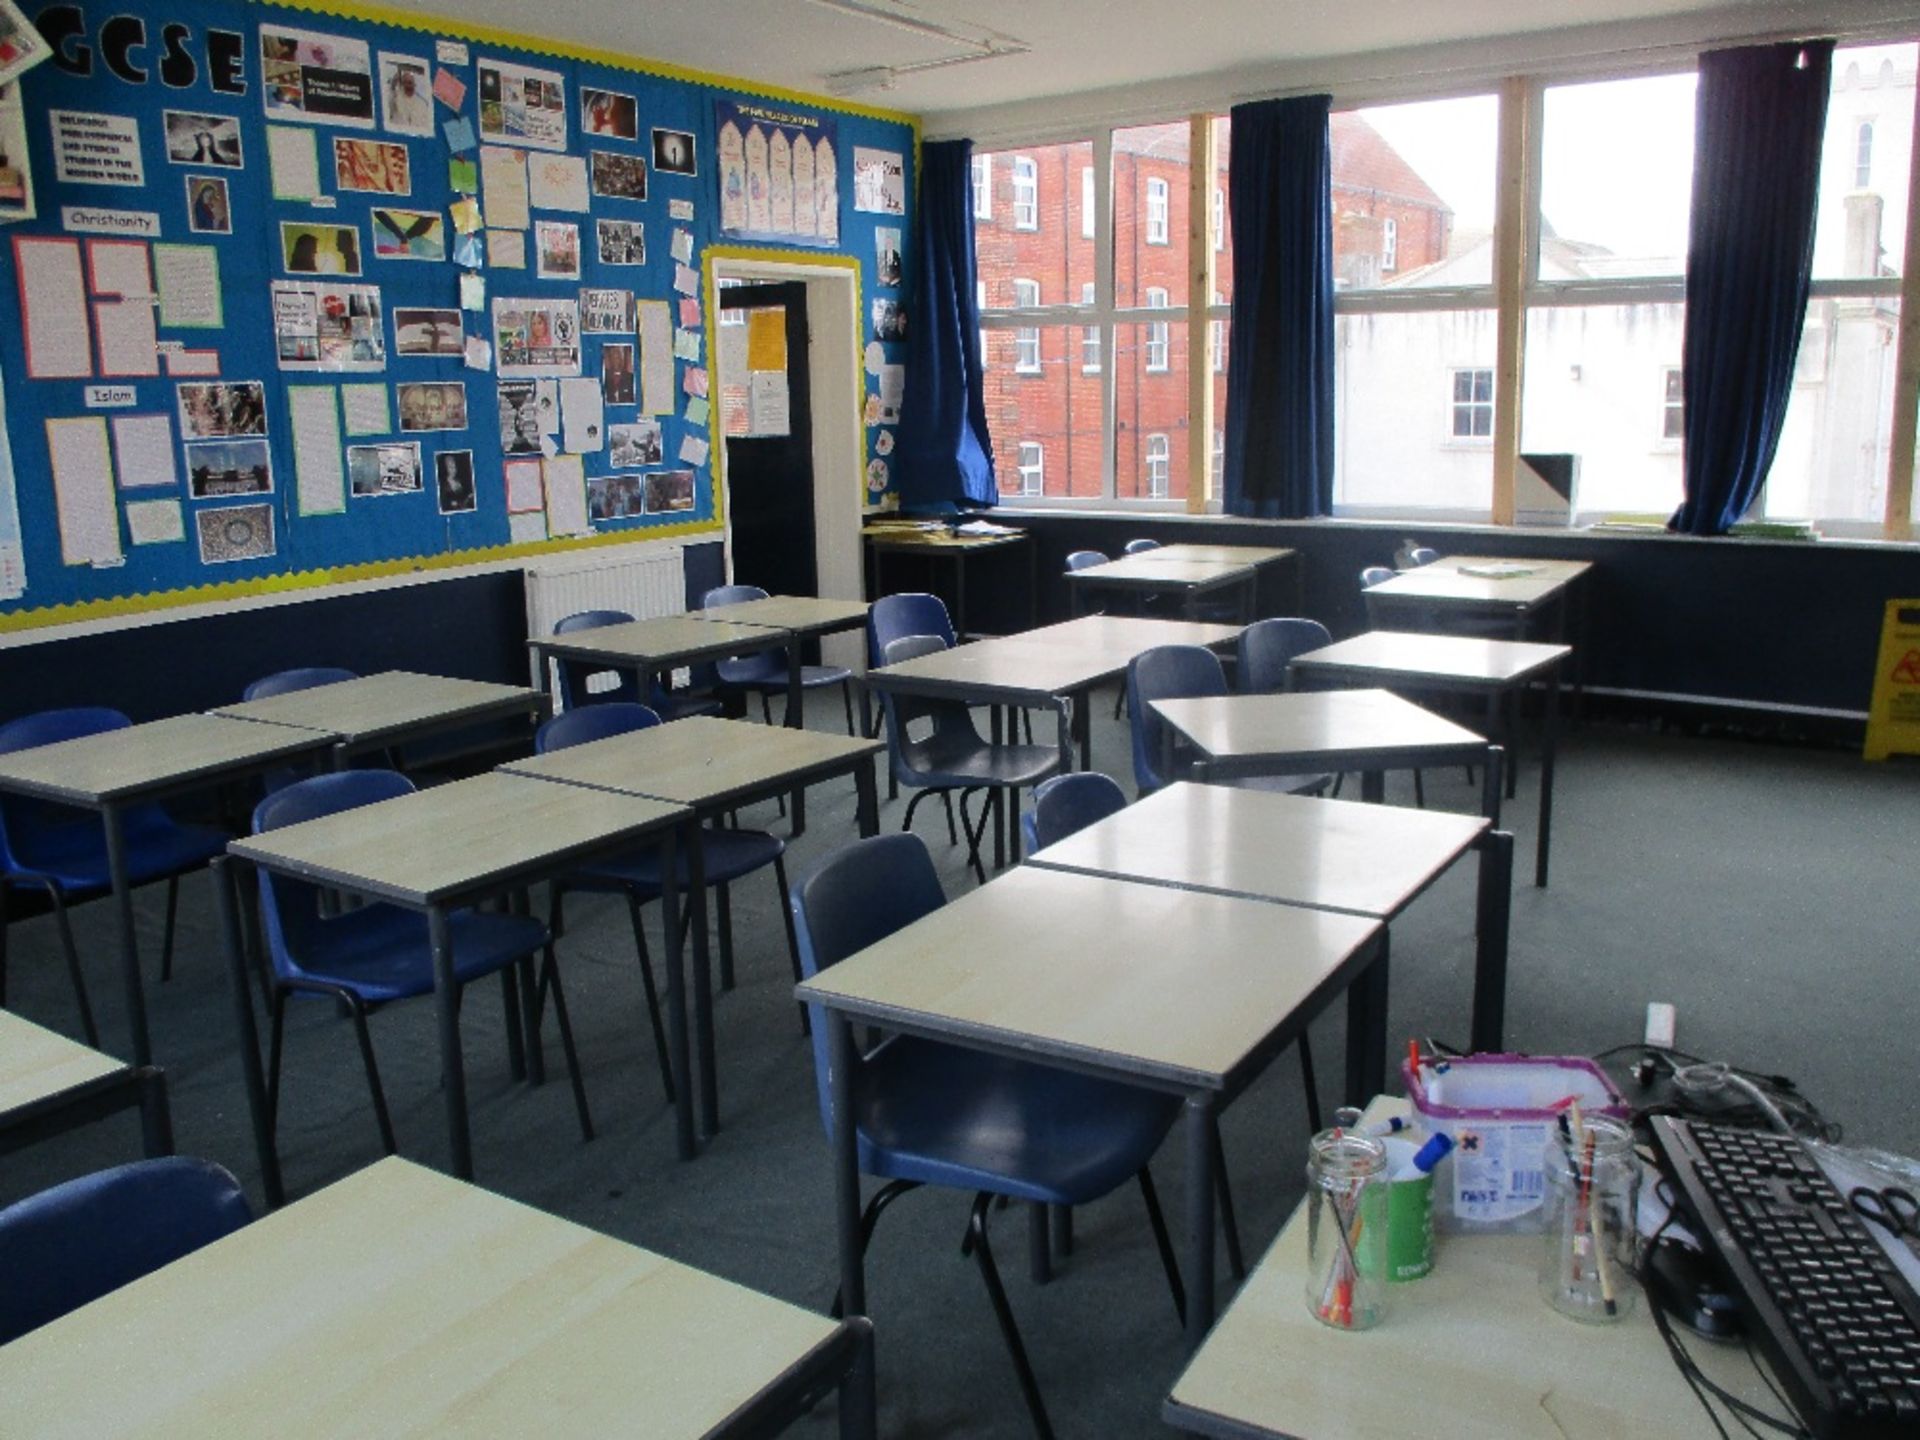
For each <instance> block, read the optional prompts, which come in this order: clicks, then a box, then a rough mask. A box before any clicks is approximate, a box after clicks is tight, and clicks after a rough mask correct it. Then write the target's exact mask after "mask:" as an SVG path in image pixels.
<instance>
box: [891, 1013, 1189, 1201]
mask: <svg viewBox="0 0 1920 1440" xmlns="http://www.w3.org/2000/svg"><path fill="white" fill-rule="evenodd" d="M854 1106H855V1111H854V1113H855V1115H856V1116H857V1117H858V1118H857V1125H858V1131H859V1137H860V1168H861V1169H862V1170H863V1171H865V1172H866V1173H867V1174H869V1175H877V1176H882V1177H885V1178H887V1179H892V1180H916V1181H919V1182H921V1183H922V1184H927V1185H946V1186H951V1187H953V1188H955V1189H960V1190H991V1191H993V1192H994V1193H995V1194H996V1195H1006V1196H1008V1197H1009V1198H1011V1199H1015V1200H1037V1201H1040V1202H1042V1203H1045V1204H1049V1205H1085V1204H1088V1203H1090V1202H1092V1201H1094V1200H1097V1199H1099V1198H1100V1197H1101V1196H1103V1195H1106V1194H1107V1193H1109V1192H1110V1191H1112V1190H1113V1189H1114V1188H1115V1187H1116V1186H1118V1185H1120V1184H1122V1183H1123V1182H1125V1181H1127V1180H1129V1179H1131V1178H1133V1176H1134V1174H1135V1173H1136V1172H1137V1171H1138V1170H1139V1169H1140V1163H1141V1157H1142V1156H1144V1155H1150V1154H1152V1153H1153V1151H1154V1150H1155V1149H1156V1148H1158V1146H1159V1144H1160V1142H1161V1141H1162V1140H1163V1139H1165V1138H1166V1134H1167V1131H1168V1130H1169V1129H1170V1128H1171V1127H1172V1125H1173V1122H1174V1121H1175V1120H1176V1119H1177V1118H1178V1117H1179V1114H1180V1100H1179V1098H1178V1097H1177V1096H1170V1095H1162V1094H1158V1093H1156V1092H1154V1091H1152V1090H1143V1089H1139V1088H1137V1087H1135V1086H1129V1085H1116V1084H1114V1083H1112V1082H1111V1081H1106V1080H1096V1079H1094V1078H1092V1077H1091V1076H1087V1075H1076V1074H1074V1073H1072V1072H1071V1071H1066V1070H1053V1069H1050V1068H1047V1067H1045V1066H1040V1065H1031V1064H1028V1063H1026V1062H1024V1061H1020V1060H1013V1059H1008V1058H1006V1057H1004V1056H999V1055H988V1054H984V1053H982V1052H980V1051H978V1050H966V1049H961V1048H960V1047H958V1046H953V1045H943V1044H940V1043H938V1042H937V1041H931V1040H920V1039H915V1038H913V1037H910V1036H900V1037H896V1038H895V1039H892V1040H889V1041H888V1042H887V1043H885V1044H884V1045H882V1046H881V1047H880V1048H879V1049H878V1050H876V1051H875V1052H873V1053H872V1054H871V1055H869V1056H868V1057H867V1060H866V1063H865V1064H863V1065H862V1066H861V1068H860V1071H859V1073H858V1076H857V1077H856V1080H855V1090H854ZM1089 1142H1092V1143H1089Z"/></svg>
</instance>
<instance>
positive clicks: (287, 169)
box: [267, 125, 320, 200]
mask: <svg viewBox="0 0 1920 1440" xmlns="http://www.w3.org/2000/svg"><path fill="white" fill-rule="evenodd" d="M267 168H268V171H269V173H270V174H271V176H272V183H273V198H274V199H276V200H312V199H314V198H316V197H317V196H318V195H319V194H320V156H319V151H318V150H317V149H316V148H315V146H314V141H313V132H312V131H311V130H301V129H299V128H297V127H295V126H292V125H269V126H267Z"/></svg>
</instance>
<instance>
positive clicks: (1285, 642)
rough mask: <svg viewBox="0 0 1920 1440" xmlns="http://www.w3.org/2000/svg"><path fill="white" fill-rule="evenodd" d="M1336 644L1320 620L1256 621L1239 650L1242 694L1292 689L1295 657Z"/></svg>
mask: <svg viewBox="0 0 1920 1440" xmlns="http://www.w3.org/2000/svg"><path fill="white" fill-rule="evenodd" d="M1332 643H1333V636H1332V634H1331V633H1330V632H1329V631H1328V630H1327V627H1326V626H1324V625H1322V624H1321V623H1320V622H1319V621H1318V620H1306V619H1301V618H1298V617H1294V616H1282V617H1279V618H1276V619H1272V620H1256V621H1254V623H1253V624H1251V625H1249V626H1247V628H1246V629H1244V630H1242V631H1241V632H1240V641H1239V645H1238V647H1237V648H1236V651H1235V654H1236V657H1237V667H1236V668H1238V670H1239V672H1240V693H1241V694H1243V695H1266V694H1270V693H1272V692H1274V691H1276V690H1291V689H1292V688H1293V683H1292V680H1291V678H1290V676H1289V673H1288V670H1287V667H1288V666H1289V665H1291V664H1292V663H1293V657H1294V656H1296V655H1304V654H1306V653H1307V651H1309V650H1318V649H1319V648H1320V647H1321V646H1323V645H1331V644H1332Z"/></svg>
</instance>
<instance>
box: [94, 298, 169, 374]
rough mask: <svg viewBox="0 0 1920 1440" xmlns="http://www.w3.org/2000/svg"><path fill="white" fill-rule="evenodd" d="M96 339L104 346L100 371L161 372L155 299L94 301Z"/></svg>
mask: <svg viewBox="0 0 1920 1440" xmlns="http://www.w3.org/2000/svg"><path fill="white" fill-rule="evenodd" d="M93 330H94V339H95V341H96V342H98V344H99V346H100V373H101V374H102V375H112V376H115V377H120V376H131V375H158V374H159V373H160V352H159V350H158V349H156V348H155V346H156V345H157V343H158V341H159V336H158V335H156V334H155V333H154V327H153V302H152V301H151V300H96V301H94V304H93Z"/></svg>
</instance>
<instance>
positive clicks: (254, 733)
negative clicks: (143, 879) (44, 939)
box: [0, 715, 333, 1065]
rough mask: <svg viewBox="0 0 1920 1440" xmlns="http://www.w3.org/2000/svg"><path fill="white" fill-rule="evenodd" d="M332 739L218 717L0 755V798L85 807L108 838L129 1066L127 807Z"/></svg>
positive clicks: (138, 1018)
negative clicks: (27, 798) (3, 795)
mask: <svg viewBox="0 0 1920 1440" xmlns="http://www.w3.org/2000/svg"><path fill="white" fill-rule="evenodd" d="M332 744H333V740H332V737H331V736H327V735H322V734H319V733H317V732H314V731H311V730H296V729H293V728H291V727H288V726H282V725H259V724H255V723H254V722H252V721H249V720H233V719H229V718H227V717H225V716H220V715H176V716H173V717H172V718H170V719H166V720H153V721H149V722H148V723H146V724H144V725H135V726H133V727H131V728H130V729H126V730H107V731H103V732H101V733H99V734H96V735H83V736H81V737H80V738H79V739H77V740H62V741H60V742H59V743H58V744H54V745H39V746H35V747H34V748H33V749H31V750H15V751H13V752H12V753H11V754H7V755H0V791H5V792H6V793H8V794H10V795H26V796H30V797H32V798H34V799H36V800H52V801H55V802H57V803H58V804H61V805H72V806H74V807H76V808H78V809H83V810H92V811H94V812H96V813H97V814H98V815H99V816H100V823H101V825H102V827H103V828H104V829H105V831H106V845H107V870H108V874H109V876H110V877H111V879H112V882H113V885H112V889H113V899H114V907H115V910H116V911H117V913H118V918H119V924H120V974H121V979H122V981H123V982H124V984H125V987H126V997H127V1026H128V1029H129V1030H130V1032H131V1034H132V1038H133V1063H134V1064H135V1065H150V1064H152V1063H153V1042H152V1039H151V1037H150V1036H149V1034H148V1031H147V996H146V990H145V987H144V985H143V984H142V981H141V977H140V951H139V946H138V943H137V942H136V940H135V938H134V927H133V889H132V887H131V886H130V885H129V884H128V882H127V841H126V830H125V826H124V824H123V823H122V822H123V820H124V817H125V815H126V812H127V810H129V809H130V808H131V807H133V806H135V805H142V804H146V803H148V802H149V801H159V800H165V799H167V798H168V797H170V796H176V795H183V794H186V793H188V792H190V791H194V790H205V789H208V788H210V787H212V786H215V785H219V784H221V783H222V782H224V781H228V780H238V779H243V778H245V777H247V776H250V775H257V774H260V773H261V772H262V771H266V770H271V769H273V768H274V767H275V766H276V765H279V764H281V763H282V762H284V761H287V760H292V759H296V758H298V757H300V756H304V755H311V754H314V753H316V752H319V751H323V750H326V749H327V748H328V747H330V746H331V745H332Z"/></svg>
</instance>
